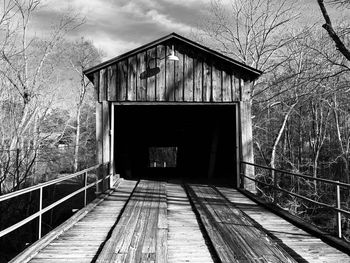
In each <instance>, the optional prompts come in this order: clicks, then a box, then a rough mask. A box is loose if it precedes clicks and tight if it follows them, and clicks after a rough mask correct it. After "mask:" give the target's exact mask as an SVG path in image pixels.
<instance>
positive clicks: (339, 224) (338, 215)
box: [337, 181, 342, 238]
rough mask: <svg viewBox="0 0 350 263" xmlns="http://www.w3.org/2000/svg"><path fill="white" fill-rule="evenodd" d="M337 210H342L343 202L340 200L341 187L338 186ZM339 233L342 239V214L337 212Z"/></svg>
mask: <svg viewBox="0 0 350 263" xmlns="http://www.w3.org/2000/svg"><path fill="white" fill-rule="evenodd" d="M338 182H339V181H338ZM337 208H338V209H341V200H340V185H339V184H337ZM337 233H338V237H339V238H342V229H341V212H339V211H338V212H337Z"/></svg>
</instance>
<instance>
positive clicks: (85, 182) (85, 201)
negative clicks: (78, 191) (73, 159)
mask: <svg viewBox="0 0 350 263" xmlns="http://www.w3.org/2000/svg"><path fill="white" fill-rule="evenodd" d="M87 178H88V175H87V172H85V173H84V188H85V190H84V206H86V204H87V189H86V186H87Z"/></svg>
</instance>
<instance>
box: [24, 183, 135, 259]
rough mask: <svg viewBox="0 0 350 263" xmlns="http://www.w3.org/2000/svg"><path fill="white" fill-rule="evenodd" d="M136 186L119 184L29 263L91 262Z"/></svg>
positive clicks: (133, 184)
mask: <svg viewBox="0 0 350 263" xmlns="http://www.w3.org/2000/svg"><path fill="white" fill-rule="evenodd" d="M135 185H136V182H135V181H122V182H121V183H120V185H119V186H118V189H117V190H116V191H114V192H113V193H112V194H111V195H109V196H108V197H107V198H106V199H105V200H104V201H103V202H102V203H101V204H99V205H98V206H96V207H95V208H94V209H93V210H92V211H91V212H90V213H88V214H87V215H86V216H85V217H83V218H82V219H81V220H80V221H78V222H77V223H76V224H75V225H74V226H73V227H71V228H70V229H69V230H68V231H66V232H64V233H63V234H61V235H60V236H58V238H56V239H54V240H53V241H52V242H51V243H50V244H48V245H47V246H46V247H45V248H44V249H42V250H41V251H39V252H38V253H37V254H36V255H35V256H34V257H33V258H32V259H31V260H30V261H29V262H32V263H41V262H58V263H59V262H91V261H92V260H93V258H94V257H95V255H96V254H97V252H98V250H99V248H100V246H101V245H102V244H103V242H104V241H105V239H106V237H107V235H108V232H109V231H110V229H111V227H112V226H113V225H114V224H115V221H116V220H117V217H118V216H119V214H120V211H121V210H122V208H123V207H124V205H125V203H126V201H127V200H128V199H129V197H130V194H131V192H132V190H133V189H134V187H135ZM21 262H22V261H21Z"/></svg>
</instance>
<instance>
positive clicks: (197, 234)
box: [167, 183, 214, 263]
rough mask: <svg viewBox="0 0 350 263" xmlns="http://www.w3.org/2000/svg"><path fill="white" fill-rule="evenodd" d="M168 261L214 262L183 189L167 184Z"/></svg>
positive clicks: (173, 262)
mask: <svg viewBox="0 0 350 263" xmlns="http://www.w3.org/2000/svg"><path fill="white" fill-rule="evenodd" d="M167 199H168V227H169V232H168V261H167V262H169V263H182V262H193V263H194V262H198V263H210V262H214V261H213V259H212V256H211V253H210V252H209V250H208V247H207V244H206V242H205V240H204V237H203V234H202V232H201V230H200V227H199V224H198V222H197V219H196V215H195V214H194V213H193V211H192V207H191V204H190V201H189V199H188V197H187V195H186V192H185V190H184V189H183V187H182V186H181V185H179V184H169V183H168V184H167Z"/></svg>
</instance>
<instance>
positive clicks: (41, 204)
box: [38, 187, 43, 239]
mask: <svg viewBox="0 0 350 263" xmlns="http://www.w3.org/2000/svg"><path fill="white" fill-rule="evenodd" d="M39 192H40V194H39V212H40V215H39V227H38V239H40V238H41V221H42V214H41V210H42V209H43V187H40V188H39Z"/></svg>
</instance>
